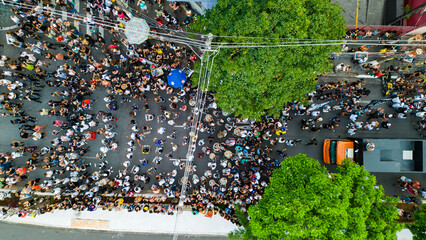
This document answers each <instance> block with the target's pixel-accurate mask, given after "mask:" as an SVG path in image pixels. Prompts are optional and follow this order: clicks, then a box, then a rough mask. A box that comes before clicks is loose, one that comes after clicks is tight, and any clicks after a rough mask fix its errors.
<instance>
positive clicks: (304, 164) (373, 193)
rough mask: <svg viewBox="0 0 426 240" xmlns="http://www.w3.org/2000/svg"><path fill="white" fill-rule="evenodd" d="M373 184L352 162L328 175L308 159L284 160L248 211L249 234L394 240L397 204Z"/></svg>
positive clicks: (284, 237) (299, 157) (286, 237)
mask: <svg viewBox="0 0 426 240" xmlns="http://www.w3.org/2000/svg"><path fill="white" fill-rule="evenodd" d="M375 184H376V178H375V177H374V176H372V175H371V174H370V173H369V172H368V171H367V170H365V168H364V167H362V166H359V165H358V164H356V163H353V162H351V161H348V163H347V164H345V165H344V166H339V167H337V173H329V172H328V170H327V169H326V168H325V167H324V166H321V165H320V163H319V162H318V161H317V160H315V159H312V158H308V157H306V155H302V154H299V155H297V156H295V157H291V158H287V159H286V160H285V161H283V162H282V166H281V167H280V168H279V169H276V170H274V172H273V175H272V178H271V182H270V184H269V185H268V187H267V188H266V189H265V194H264V196H263V198H262V199H261V200H260V201H259V203H258V204H257V205H253V206H250V208H249V210H248V214H249V215H250V217H251V220H250V223H249V224H250V227H251V231H252V233H253V235H254V236H256V237H258V238H259V239H383V240H389V239H396V232H397V231H399V230H401V229H402V225H401V224H399V223H398V222H397V221H396V219H398V212H397V209H396V204H397V201H398V199H396V198H391V197H387V196H385V195H384V191H383V187H382V186H379V187H376V186H375Z"/></svg>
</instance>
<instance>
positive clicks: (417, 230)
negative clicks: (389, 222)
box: [407, 204, 426, 240]
mask: <svg viewBox="0 0 426 240" xmlns="http://www.w3.org/2000/svg"><path fill="white" fill-rule="evenodd" d="M407 228H408V229H410V231H411V233H412V234H413V240H422V239H426V204H422V205H421V206H420V210H418V211H416V212H414V223H412V224H407Z"/></svg>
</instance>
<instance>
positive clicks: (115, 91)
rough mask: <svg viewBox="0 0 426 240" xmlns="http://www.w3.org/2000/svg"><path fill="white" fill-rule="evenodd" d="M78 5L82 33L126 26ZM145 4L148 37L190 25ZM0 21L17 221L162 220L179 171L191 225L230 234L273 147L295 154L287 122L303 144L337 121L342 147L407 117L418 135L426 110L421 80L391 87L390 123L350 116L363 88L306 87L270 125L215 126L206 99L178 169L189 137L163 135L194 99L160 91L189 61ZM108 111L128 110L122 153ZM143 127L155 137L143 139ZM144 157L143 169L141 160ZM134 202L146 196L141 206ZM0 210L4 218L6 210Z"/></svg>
mask: <svg viewBox="0 0 426 240" xmlns="http://www.w3.org/2000/svg"><path fill="white" fill-rule="evenodd" d="M88 2H89V4H90V7H89V8H88V9H87V13H88V14H87V17H86V18H84V19H82V20H83V22H84V23H87V24H89V25H90V27H91V31H92V29H93V32H94V33H95V32H96V31H97V30H96V29H97V27H98V26H97V23H96V21H95V20H96V19H97V16H99V15H103V16H105V17H107V19H109V20H111V21H116V20H121V21H127V20H129V18H130V17H129V15H128V14H127V13H126V11H124V10H123V9H121V8H120V7H119V6H118V5H117V4H115V3H114V2H112V1H110V0H105V1H102V0H97V1H88ZM148 3H149V4H150V5H154V7H155V9H156V10H155V12H156V16H157V19H156V21H157V24H158V25H160V26H161V25H166V26H167V27H171V28H174V29H182V27H183V26H187V25H189V24H190V23H191V22H192V16H193V12H192V10H191V9H190V7H189V6H188V5H186V6H179V4H178V3H177V2H174V3H170V7H171V8H172V9H173V11H179V9H181V8H183V9H184V10H185V14H184V15H185V16H184V20H183V21H182V22H180V21H179V20H178V18H176V17H175V16H172V15H171V14H169V13H167V12H166V11H165V10H164V8H162V7H161V6H162V5H161V4H162V1H155V2H148ZM57 4H58V6H57V7H59V8H61V9H63V10H66V11H68V12H69V13H70V15H71V16H76V17H77V16H79V15H78V14H77V13H76V11H77V10H76V9H75V8H74V5H73V3H72V2H71V3H68V4H65V3H64V2H62V1H57ZM146 4H147V3H146V2H145V1H142V0H139V1H138V2H137V5H138V7H139V8H140V10H141V11H147V7H146ZM12 11H13V14H12V15H11V19H12V20H13V21H14V22H15V23H16V24H17V25H18V27H17V28H16V29H15V30H13V31H11V32H8V34H7V39H8V43H9V44H10V45H13V46H14V47H16V48H18V49H19V52H20V55H19V57H16V58H13V57H9V56H1V60H0V67H1V72H0V79H1V80H0V84H1V85H2V88H1V89H2V93H1V94H0V98H1V105H0V107H1V108H2V109H4V111H3V112H2V113H1V115H2V116H4V117H10V119H11V120H10V122H11V123H12V124H16V125H18V126H19V130H20V137H21V138H22V141H13V142H12V143H11V148H12V149H13V150H12V151H9V152H3V153H1V154H0V168H1V170H0V174H1V177H2V178H3V179H0V180H2V181H1V182H2V183H1V184H2V185H4V188H5V189H16V188H17V186H18V185H19V186H20V187H19V191H18V192H16V196H15V197H16V198H20V199H21V201H20V202H19V207H20V209H21V210H22V211H19V213H18V214H20V215H21V216H26V215H27V214H34V215H37V214H42V213H45V212H51V211H53V210H54V209H70V208H72V209H75V210H80V211H82V210H88V211H94V210H95V209H97V208H102V209H104V210H113V209H115V210H122V209H126V210H127V211H129V212H130V211H145V212H153V213H163V214H170V215H172V214H174V212H175V211H176V205H177V202H178V198H179V197H180V195H181V192H180V190H181V188H182V186H181V185H182V179H181V177H180V176H181V175H182V172H183V171H184V170H187V171H189V172H190V175H189V176H190V179H189V181H188V182H187V189H188V190H187V191H188V193H189V194H186V198H185V200H184V202H185V205H186V206H188V208H191V210H192V212H193V214H199V213H201V214H204V215H206V216H207V217H210V216H212V215H213V214H219V215H221V216H223V217H224V218H226V219H229V220H231V221H233V222H237V219H236V218H235V216H234V214H233V213H234V206H235V205H236V204H239V205H241V206H242V210H243V211H244V210H246V209H247V208H248V206H249V205H251V204H256V203H257V201H258V200H259V199H261V197H262V194H263V190H264V188H265V187H266V186H267V184H268V182H269V178H270V176H271V174H272V170H273V169H274V168H276V167H279V166H280V160H282V159H285V158H286V156H287V155H286V153H285V151H286V148H283V149H282V150H277V153H278V154H279V155H280V156H281V159H275V158H273V157H271V155H272V153H273V147H274V146H276V145H277V144H285V145H286V146H287V147H292V146H295V145H296V144H299V143H301V141H302V140H301V139H288V138H285V137H284V136H283V134H285V132H286V131H287V122H288V121H291V120H292V118H293V116H295V115H299V116H306V118H304V119H303V120H302V122H301V128H302V129H303V130H307V131H311V132H318V131H320V130H322V129H328V130H334V129H336V128H337V127H338V126H339V123H340V120H341V118H344V117H346V118H348V119H350V120H351V123H350V124H349V125H348V126H347V133H348V134H349V135H354V134H356V133H357V131H359V130H361V129H363V130H369V131H372V130H377V129H380V128H385V129H388V128H390V127H391V124H390V123H389V121H388V120H389V119H390V118H392V117H395V118H405V117H406V116H407V115H408V114H411V113H412V114H415V115H416V116H417V117H419V121H417V122H416V123H415V124H417V125H418V129H419V131H421V132H425V131H426V124H425V112H426V106H425V103H426V102H425V100H426V98H425V97H424V96H423V95H419V94H418V93H420V92H421V90H422V89H423V87H424V86H423V84H424V83H423V81H420V80H419V79H420V77H422V76H423V74H424V72H421V71H419V72H415V73H413V74H412V75H410V76H409V77H406V78H398V79H396V80H395V81H394V82H392V83H393V88H392V92H391V95H392V100H391V101H389V103H391V106H392V108H393V109H394V110H395V112H393V113H386V112H385V111H384V109H383V108H375V107H374V106H371V107H363V106H361V105H360V104H359V100H360V98H361V97H363V96H367V95H369V93H370V91H369V90H368V89H366V88H365V81H364V80H358V81H356V82H346V81H341V82H337V83H327V84H321V85H318V86H317V87H316V91H315V92H313V93H310V94H308V96H307V98H308V101H310V103H311V105H310V106H306V105H303V104H302V103H299V102H295V103H292V104H288V105H287V106H285V108H284V110H283V113H282V116H281V117H280V118H272V117H268V116H266V115H265V116H264V117H263V118H262V119H258V121H250V120H248V119H241V118H237V117H233V116H228V115H226V114H225V115H224V113H223V112H222V111H221V110H220V109H218V108H217V106H216V104H215V103H214V95H212V94H208V95H207V97H206V102H205V106H206V108H205V112H204V115H203V116H204V117H203V119H202V121H201V123H200V124H198V125H197V129H198V130H199V131H200V136H205V138H200V139H199V140H198V141H197V152H196V157H195V158H196V160H195V161H193V162H192V164H191V165H190V166H187V169H185V162H184V161H183V160H180V159H177V158H174V155H175V153H176V151H177V150H178V149H179V148H183V147H184V146H186V145H187V144H188V142H189V137H188V136H179V135H178V134H177V132H176V131H175V130H173V126H176V125H177V122H178V121H179V122H183V125H182V126H183V127H184V128H185V129H189V127H190V126H191V124H192V122H193V121H194V119H193V118H192V117H188V118H186V119H185V117H183V115H185V116H187V114H184V113H190V112H191V111H192V110H193V106H194V104H192V103H194V101H195V99H196V97H197V95H199V94H200V92H199V91H198V89H197V88H193V87H192V86H191V82H190V81H187V82H186V83H185V85H184V86H183V87H182V88H173V87H172V86H168V84H167V80H166V76H167V74H168V73H169V72H170V71H171V70H172V69H186V68H187V69H191V68H193V65H194V62H195V61H196V59H197V56H196V54H195V53H193V52H192V51H191V50H190V49H187V48H186V47H185V46H181V45H179V44H175V43H173V42H161V41H157V40H153V39H150V40H148V41H146V42H144V43H143V44H141V45H131V44H129V43H128V42H127V41H126V40H125V39H124V38H123V37H122V36H120V30H119V28H118V27H112V28H110V29H109V30H110V32H111V33H113V37H112V38H111V39H107V40H106V39H104V38H102V37H101V36H100V35H96V37H92V35H88V34H83V33H81V32H79V30H78V29H77V28H76V27H75V26H74V25H73V22H71V21H64V20H61V19H60V18H58V17H57V16H56V15H55V12H54V11H52V10H49V9H45V8H42V7H40V6H38V5H36V3H35V2H31V1H27V2H26V3H19V7H16V8H13V9H12ZM99 56H105V57H99ZM363 68H364V69H365V70H366V71H373V70H374V71H376V72H373V74H376V73H377V71H378V70H379V69H380V67H377V66H375V67H372V66H363ZM390 69H393V70H394V71H395V69H396V68H395V67H393V68H391V67H389V70H387V69H383V70H381V71H382V72H383V73H386V72H389V71H390ZM392 81H393V80H392ZM46 87H48V88H51V90H52V91H51V92H52V93H51V98H52V99H51V100H49V101H48V102H47V103H43V102H42V99H41V96H40V91H41V90H42V89H44V88H46ZM100 90H102V91H106V93H107V96H106V97H105V98H104V99H94V98H93V96H92V95H93V93H94V92H95V91H100ZM102 101H104V102H105V103H104V104H105V107H106V109H105V111H97V112H94V111H93V105H94V104H95V102H96V104H99V102H102ZM314 101H315V102H314ZM30 102H37V103H41V104H40V105H42V106H43V108H41V109H40V111H39V115H40V116H31V115H30V114H28V113H26V112H25V110H24V109H25V107H24V106H25V105H27V104H30ZM317 102H322V103H320V104H319V103H317ZM139 103H140V104H139ZM31 104H34V103H31ZM46 104H47V106H46ZM31 106H34V105H31ZM118 108H126V109H128V111H129V117H130V118H131V120H130V122H129V123H128V128H129V130H130V132H131V134H130V135H129V136H128V140H127V142H120V141H118V137H119V135H120V132H118V131H116V129H117V125H118V124H119V121H118V119H119V118H120V119H121V117H122V116H118V115H116V114H115V112H114V111H116V110H117V109H118ZM153 108H159V109H160V114H153V113H152V109H153ZM333 111H334V112H336V115H335V116H334V117H332V118H331V119H326V120H325V119H323V118H322V117H321V115H322V114H323V113H328V112H333ZM181 115H182V116H181ZM361 116H366V117H368V119H367V121H361V120H360V117H361ZM45 117H50V119H51V120H52V121H51V122H52V125H51V126H54V130H53V131H52V132H47V131H46V130H45V129H46V127H47V125H40V124H38V122H39V119H40V118H45ZM152 122H156V123H157V125H156V126H158V127H156V128H153V126H152V124H151V123H152ZM120 123H121V124H123V122H120ZM124 124H125V123H124ZM152 135H155V136H156V137H155V138H154V139H153V141H146V138H148V136H152ZM44 138H49V139H50V138H51V139H52V140H51V141H50V144H49V145H45V146H39V145H29V144H28V143H33V142H32V141H27V140H29V139H32V140H34V141H38V140H41V139H44ZM95 139H101V142H102V146H101V147H100V148H99V151H98V150H97V149H96V150H94V149H89V147H90V145H91V144H90V143H91V141H93V140H95ZM180 143H182V144H180ZM166 144H167V145H169V146H171V150H170V151H167V152H166V149H170V148H169V147H165V145H166ZM307 144H312V145H316V144H317V142H316V139H315V138H312V139H311V142H309V143H307ZM119 147H121V148H126V155H125V156H121V158H120V159H118V160H117V159H115V160H114V161H120V163H121V165H122V166H123V167H124V168H123V169H120V170H118V169H113V168H112V167H110V164H109V161H112V160H113V159H109V158H108V156H109V154H110V153H111V151H116V150H117V149H118V148H119ZM151 148H152V149H151ZM136 149H141V151H142V153H143V154H149V153H150V154H149V155H147V156H149V158H148V157H147V158H144V159H138V160H134V156H135V155H136ZM89 151H91V152H96V158H97V162H96V163H95V164H92V163H88V162H86V161H85V160H84V159H83V158H84V156H85V155H87V153H88V152H89ZM154 153H155V154H154ZM153 155H155V157H151V156H153ZM28 157H29V159H28V160H25V161H18V159H27V158H28ZM165 160H167V161H169V160H172V162H173V166H174V168H172V169H169V171H163V172H161V171H159V170H158V165H159V164H161V163H162V162H164V161H165ZM203 161H204V162H207V166H208V167H207V169H206V170H205V171H203V172H202V171H200V170H197V169H199V167H197V164H198V163H201V162H203ZM18 162H19V164H17V163H18ZM40 169H44V170H43V171H44V172H45V173H44V177H43V178H35V179H28V172H33V171H38V170H40ZM20 182H22V184H20ZM23 185H24V187H21V186H23ZM146 190H148V191H149V192H150V194H146V192H147V191H146ZM34 192H47V193H51V196H52V197H50V198H49V197H47V196H44V197H41V196H39V197H33V196H32V194H33V193H34ZM13 197H14V196H13V195H12V194H11V193H3V194H1V195H0V200H1V201H3V200H4V199H8V198H13ZM48 198H49V201H47V199H48ZM3 210H4V211H6V212H7V209H6V208H4V209H3ZM4 214H7V213H5V212H4Z"/></svg>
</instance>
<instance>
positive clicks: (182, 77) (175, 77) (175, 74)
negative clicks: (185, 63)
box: [167, 69, 186, 88]
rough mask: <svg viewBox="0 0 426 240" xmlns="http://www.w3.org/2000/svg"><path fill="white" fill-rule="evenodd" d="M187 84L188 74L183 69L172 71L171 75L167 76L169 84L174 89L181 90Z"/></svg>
mask: <svg viewBox="0 0 426 240" xmlns="http://www.w3.org/2000/svg"><path fill="white" fill-rule="evenodd" d="M185 82H186V74H185V72H184V71H183V70H181V69H173V70H172V71H170V73H169V75H167V83H168V84H169V85H170V86H172V87H174V88H180V87H182V86H183V84H185Z"/></svg>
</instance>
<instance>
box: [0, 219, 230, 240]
mask: <svg viewBox="0 0 426 240" xmlns="http://www.w3.org/2000/svg"><path fill="white" fill-rule="evenodd" d="M0 232H1V233H0V239H1V240H24V239H31V240H58V239H61V240H103V239H114V240H171V239H173V236H172V235H167V234H145V233H144V234H141V233H124V232H118V233H117V232H107V231H92V230H77V229H63V228H48V227H42V226H35V225H27V224H13V223H4V222H0ZM179 239H202V240H221V239H227V238H225V237H214V236H189V235H181V234H179Z"/></svg>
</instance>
